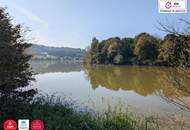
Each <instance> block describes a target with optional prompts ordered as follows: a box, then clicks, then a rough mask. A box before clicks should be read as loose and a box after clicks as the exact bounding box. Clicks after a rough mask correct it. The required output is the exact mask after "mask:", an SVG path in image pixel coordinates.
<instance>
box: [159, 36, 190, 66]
mask: <svg viewBox="0 0 190 130" xmlns="http://www.w3.org/2000/svg"><path fill="white" fill-rule="evenodd" d="M158 59H159V62H160V64H164V65H168V66H180V65H183V66H190V36H188V35H181V36H176V35H174V34H169V35H166V36H165V38H164V40H163V41H162V43H161V46H160V49H159V56H158Z"/></svg>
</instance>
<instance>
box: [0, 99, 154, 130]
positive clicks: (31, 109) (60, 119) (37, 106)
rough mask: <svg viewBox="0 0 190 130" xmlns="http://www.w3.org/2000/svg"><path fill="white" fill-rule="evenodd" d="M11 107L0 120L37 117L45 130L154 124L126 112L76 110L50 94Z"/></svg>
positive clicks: (138, 129) (147, 129)
mask: <svg viewBox="0 0 190 130" xmlns="http://www.w3.org/2000/svg"><path fill="white" fill-rule="evenodd" d="M13 109H14V111H15V110H16V111H15V112H16V113H15V114H14V115H13V114H12V115H6V116H4V118H5V119H1V120H6V119H7V118H9V116H10V117H11V118H13V119H14V120H18V119H30V120H33V119H36V118H38V119H41V120H43V121H44V123H45V130H152V129H154V127H153V126H155V124H154V125H150V123H148V122H147V121H146V120H145V118H144V119H141V118H139V117H137V116H136V115H134V114H132V113H129V112H125V113H124V112H121V111H116V110H115V111H111V110H107V111H106V112H104V113H95V112H89V111H87V110H85V111H84V110H83V109H81V111H80V109H79V108H78V107H75V105H73V104H71V103H70V101H65V100H62V99H61V98H55V97H54V96H51V97H48V96H40V97H38V98H36V99H35V100H34V101H33V102H32V103H30V104H29V103H27V104H22V105H21V104H20V105H19V106H18V107H14V108H13ZM0 118H2V117H0Z"/></svg>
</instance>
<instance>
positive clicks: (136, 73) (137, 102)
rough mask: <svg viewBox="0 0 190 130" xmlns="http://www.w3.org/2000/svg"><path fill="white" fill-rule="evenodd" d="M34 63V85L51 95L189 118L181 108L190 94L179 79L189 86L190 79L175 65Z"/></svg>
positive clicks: (97, 105)
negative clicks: (177, 114)
mask: <svg viewBox="0 0 190 130" xmlns="http://www.w3.org/2000/svg"><path fill="white" fill-rule="evenodd" d="M31 65H32V68H33V69H34V71H35V72H37V73H38V74H37V75H36V82H35V83H34V86H35V87H37V88H38V89H39V90H42V91H43V92H45V93H48V94H53V93H57V92H59V93H61V94H63V93H64V95H66V96H67V97H70V98H71V99H72V100H74V101H77V103H79V104H82V105H83V106H88V107H90V108H91V109H94V110H97V111H102V110H104V109H107V108H108V106H110V105H111V106H112V107H115V106H118V105H119V104H121V105H122V106H124V107H125V108H127V107H128V106H130V107H131V108H132V109H133V110H134V111H136V112H140V113H145V114H147V113H155V114H159V115H163V116H165V115H174V114H176V113H182V114H183V115H185V116H187V115H188V117H189V114H187V113H183V112H184V110H180V109H179V108H181V107H186V108H187V105H189V106H188V107H189V108H190V102H189V101H190V100H189V99H190V98H189V94H190V93H188V91H184V90H183V89H180V88H179V84H178V83H179V82H175V81H178V80H180V82H182V84H183V86H189V85H190V78H188V75H186V74H183V73H181V72H180V71H178V70H177V69H175V68H166V67H142V66H141V67H137V66H103V65H93V66H92V65H86V66H84V65H81V64H78V63H73V62H62V61H31ZM176 79H178V80H176ZM171 102H172V103H171ZM118 103H119V104H118ZM179 103H180V105H181V106H179ZM173 104H174V105H173ZM176 104H177V105H176ZM189 111H190V109H189ZM188 113H189V112H188Z"/></svg>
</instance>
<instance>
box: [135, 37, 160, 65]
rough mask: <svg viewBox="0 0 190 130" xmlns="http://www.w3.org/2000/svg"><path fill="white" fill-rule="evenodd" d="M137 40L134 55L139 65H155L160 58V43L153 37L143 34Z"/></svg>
mask: <svg viewBox="0 0 190 130" xmlns="http://www.w3.org/2000/svg"><path fill="white" fill-rule="evenodd" d="M137 37H138V38H137V39H136V40H135V41H136V43H135V49H134V54H135V55H136V58H137V60H138V63H139V64H143V65H144V64H145V65H147V64H148V65H151V64H154V62H155V60H156V59H157V56H158V41H157V40H156V38H154V37H153V36H151V35H149V34H147V33H143V34H140V35H139V36H137Z"/></svg>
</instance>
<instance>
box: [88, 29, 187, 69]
mask: <svg viewBox="0 0 190 130" xmlns="http://www.w3.org/2000/svg"><path fill="white" fill-rule="evenodd" d="M189 42H190V36H189V35H185V34H181V35H178V34H175V33H169V34H167V35H166V36H165V37H164V39H161V38H158V37H155V36H152V35H150V34H148V33H146V32H143V33H140V34H139V35H137V36H135V37H134V38H128V37H125V38H119V37H113V38H109V39H107V40H102V41H99V40H98V39H96V38H93V39H92V42H91V45H90V47H87V49H86V53H85V58H84V63H86V64H106V65H107V64H113V65H146V66H172V67H178V66H185V67H189V66H190V45H189Z"/></svg>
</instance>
